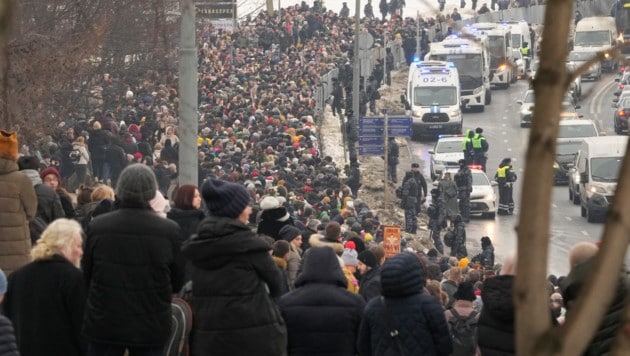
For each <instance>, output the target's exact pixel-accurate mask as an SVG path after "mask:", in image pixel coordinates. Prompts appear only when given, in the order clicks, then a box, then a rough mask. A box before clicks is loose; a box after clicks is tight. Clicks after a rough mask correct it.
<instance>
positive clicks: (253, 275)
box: [182, 179, 287, 356]
mask: <svg viewBox="0 0 630 356" xmlns="http://www.w3.org/2000/svg"><path fill="white" fill-rule="evenodd" d="M201 194H202V197H203V199H204V201H205V203H206V206H207V208H208V211H209V212H210V216H208V217H207V218H205V219H204V220H203V221H202V222H201V223H200V224H199V227H198V229H197V235H196V236H194V237H193V238H191V239H189V240H188V241H186V243H185V244H184V247H183V249H182V252H183V253H184V256H185V257H186V258H187V259H189V260H190V261H191V263H192V265H193V267H194V273H193V277H192V283H193V290H192V302H191V307H192V310H193V314H194V315H195V323H194V325H193V330H192V334H191V340H192V342H191V355H192V356H202V355H207V354H208V353H209V352H212V355H215V356H221V355H263V356H266V355H268V356H282V355H286V345H287V334H286V327H285V325H284V321H283V320H282V316H281V315H280V312H279V310H278V309H277V306H276V305H275V303H274V301H273V298H277V297H279V296H280V295H281V293H282V283H283V282H282V278H283V277H282V273H281V271H280V270H279V269H278V267H277V266H276V264H275V262H274V260H273V258H272V257H271V255H270V254H269V250H270V249H271V246H270V245H269V244H268V243H267V242H265V240H263V239H262V238H260V237H258V236H257V235H256V234H255V233H254V232H252V230H251V229H250V227H249V226H248V225H247V224H248V222H249V217H250V215H251V213H252V208H251V206H250V195H249V193H248V192H247V190H246V189H245V187H244V186H242V185H240V184H234V183H229V182H227V181H222V180H217V179H209V180H207V181H206V182H205V183H204V184H203V185H202V187H201ZM243 341H246V342H243Z"/></svg>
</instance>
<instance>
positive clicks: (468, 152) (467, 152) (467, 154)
mask: <svg viewBox="0 0 630 356" xmlns="http://www.w3.org/2000/svg"><path fill="white" fill-rule="evenodd" d="M473 137H475V132H474V131H473V130H471V129H467V130H466V135H465V136H464V140H463V141H462V151H463V152H464V160H466V164H472V163H473V157H474V155H475V154H474V150H473V144H472V139H473Z"/></svg>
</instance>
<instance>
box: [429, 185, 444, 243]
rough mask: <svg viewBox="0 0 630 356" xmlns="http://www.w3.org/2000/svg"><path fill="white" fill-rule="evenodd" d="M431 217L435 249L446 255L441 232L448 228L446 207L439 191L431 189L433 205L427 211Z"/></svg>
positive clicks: (430, 227) (430, 224) (430, 223)
mask: <svg viewBox="0 0 630 356" xmlns="http://www.w3.org/2000/svg"><path fill="white" fill-rule="evenodd" d="M427 213H428V215H429V229H430V231H431V233H430V234H431V238H432V239H433V244H434V245H435V249H436V250H438V251H439V252H440V253H441V254H444V244H442V238H441V237H440V232H441V231H442V229H443V228H444V227H445V226H446V206H445V204H444V200H442V197H441V194H440V191H439V189H437V188H434V189H431V205H429V208H428V209H427Z"/></svg>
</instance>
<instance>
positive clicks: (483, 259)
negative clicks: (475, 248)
mask: <svg viewBox="0 0 630 356" xmlns="http://www.w3.org/2000/svg"><path fill="white" fill-rule="evenodd" d="M472 262H473V263H479V264H481V266H482V267H483V268H486V269H491V268H492V267H494V246H493V245H492V240H490V237H488V236H483V237H482V238H481V253H480V254H478V255H477V256H475V257H473V258H472Z"/></svg>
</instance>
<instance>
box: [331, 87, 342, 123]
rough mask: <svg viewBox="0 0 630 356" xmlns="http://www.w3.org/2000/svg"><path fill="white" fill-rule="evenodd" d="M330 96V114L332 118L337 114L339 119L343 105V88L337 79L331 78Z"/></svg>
mask: <svg viewBox="0 0 630 356" xmlns="http://www.w3.org/2000/svg"><path fill="white" fill-rule="evenodd" d="M332 96H333V100H332V105H331V106H332V114H333V116H337V114H339V117H340V118H341V117H342V113H341V106H342V105H343V87H342V86H341V83H340V82H339V79H337V78H333V89H332Z"/></svg>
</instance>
